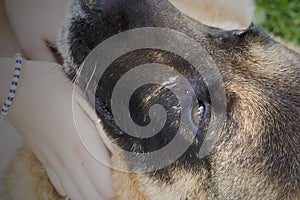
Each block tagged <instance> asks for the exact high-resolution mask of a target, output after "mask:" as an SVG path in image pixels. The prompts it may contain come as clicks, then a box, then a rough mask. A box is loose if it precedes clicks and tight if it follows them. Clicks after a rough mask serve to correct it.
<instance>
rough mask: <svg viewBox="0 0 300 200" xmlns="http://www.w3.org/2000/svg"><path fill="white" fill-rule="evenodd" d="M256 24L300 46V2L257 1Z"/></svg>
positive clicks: (291, 0) (289, 0) (293, 0)
mask: <svg viewBox="0 0 300 200" xmlns="http://www.w3.org/2000/svg"><path fill="white" fill-rule="evenodd" d="M255 3H256V11H255V16H254V23H255V24H256V25H258V26H261V27H262V28H263V29H264V30H266V31H267V32H269V33H271V34H273V35H274V36H276V37H280V38H282V39H283V40H284V41H287V42H292V43H294V44H296V45H298V46H300V0H255Z"/></svg>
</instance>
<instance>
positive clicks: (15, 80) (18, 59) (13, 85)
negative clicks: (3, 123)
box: [0, 54, 23, 119]
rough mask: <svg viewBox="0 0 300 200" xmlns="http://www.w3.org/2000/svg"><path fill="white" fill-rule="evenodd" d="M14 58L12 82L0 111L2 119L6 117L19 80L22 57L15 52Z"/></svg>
mask: <svg viewBox="0 0 300 200" xmlns="http://www.w3.org/2000/svg"><path fill="white" fill-rule="evenodd" d="M15 60H16V62H15V72H14V76H13V79H12V82H11V85H10V89H9V93H8V97H7V99H6V101H5V103H4V104H3V106H2V109H1V113H0V118H2V119H6V117H7V114H8V109H9V107H10V105H11V104H12V102H13V100H14V97H15V95H16V90H17V87H18V84H19V80H20V75H21V69H22V64H23V59H22V56H21V54H16V55H15Z"/></svg>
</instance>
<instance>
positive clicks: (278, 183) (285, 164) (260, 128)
mask: <svg viewBox="0 0 300 200" xmlns="http://www.w3.org/2000/svg"><path fill="white" fill-rule="evenodd" d="M70 13H71V14H70V17H69V18H68V20H67V23H66V25H65V26H64V28H63V29H62V39H61V43H60V44H59V45H58V48H59V52H60V54H61V57H62V60H63V61H64V68H65V71H66V73H67V75H68V76H69V77H70V78H71V79H73V78H75V77H76V75H77V74H78V70H79V66H80V65H81V64H82V63H83V61H84V59H85V58H86V57H87V56H88V54H89V53H90V52H91V51H92V50H93V49H94V48H95V47H96V46H97V45H98V44H100V43H101V42H102V41H104V40H106V39H108V38H109V37H111V36H114V35H116V34H118V33H122V32H124V31H127V30H131V29H135V28H143V27H159V28H168V29H172V30H176V31H178V32H181V33H183V34H185V35H187V36H189V37H190V38H193V39H194V40H195V41H197V42H198V43H199V44H200V45H201V48H203V49H204V50H205V51H206V52H207V54H205V55H203V56H201V55H200V57H201V59H202V61H201V62H203V63H207V65H208V66H209V65H214V66H217V68H218V70H219V72H220V74H221V77H222V87H223V88H224V90H225V94H226V110H225V111H226V112H225V118H224V122H223V125H222V126H221V127H219V128H218V129H217V130H215V131H217V132H218V135H219V136H218V139H217V141H216V143H215V145H214V146H213V149H212V150H211V151H210V152H209V154H208V155H206V156H199V151H200V148H201V145H202V143H203V141H204V139H203V138H204V137H205V136H206V135H207V134H208V124H209V123H210V121H211V120H218V119H217V118H218V116H213V115H212V109H211V106H212V105H211V102H212V99H211V93H212V92H213V91H209V90H208V89H207V88H208V85H209V84H212V83H209V82H207V81H203V79H202V78H201V76H200V75H199V74H198V73H196V72H195V71H194V70H193V67H192V66H191V64H189V63H188V62H187V61H186V60H183V59H182V58H180V57H178V56H176V55H173V54H172V53H170V52H168V51H165V50H159V49H146V48H145V49H140V50H136V51H132V52H130V53H128V54H126V55H124V56H123V57H122V58H120V59H116V60H115V61H114V63H113V64H112V66H113V68H110V69H111V70H112V71H111V73H112V74H114V75H116V76H119V75H120V74H122V73H124V69H125V71H126V70H127V71H128V70H129V69H131V65H140V64H145V63H159V64H163V65H167V66H170V67H172V68H174V69H176V70H177V71H179V72H180V74H182V75H183V76H184V77H185V78H186V79H187V80H188V81H189V82H190V83H191V85H192V86H193V88H194V90H195V93H196V96H197V102H199V105H197V106H196V110H198V107H199V108H200V107H202V113H201V115H199V116H196V117H194V118H196V121H197V127H198V131H197V133H195V137H194V139H193V141H192V144H191V145H190V147H189V148H188V149H187V150H186V151H185V152H184V153H183V154H182V155H181V156H180V157H179V158H178V159H176V160H175V161H174V162H173V163H170V164H169V165H168V166H165V167H163V168H161V169H156V170H154V171H147V172H145V173H126V172H122V171H119V170H113V177H112V178H113V186H114V189H115V191H116V199H120V200H121V199H124V200H128V199H165V200H166V199H182V200H183V199H220V200H224V199H253V200H254V199H278V200H283V199H287V200H288V199H289V200H296V199H300V55H299V54H297V53H295V52H294V51H292V50H290V49H288V48H286V47H285V46H284V45H282V44H280V43H278V42H276V41H274V40H273V39H272V38H271V37H269V36H268V35H267V34H266V33H265V32H263V31H262V30H261V29H259V28H258V27H256V26H254V25H250V26H249V27H248V28H246V29H244V30H233V31H225V30H222V29H217V28H211V27H208V26H205V25H203V24H201V23H199V22H198V21H196V20H194V19H192V18H190V17H188V16H186V15H185V14H183V13H181V12H180V11H179V10H177V9H176V8H175V7H174V6H173V5H172V4H170V2H169V1H167V0H110V1H104V0H99V1H84V0H74V2H73V3H72V6H71V8H70ZM62 41H63V42H62ZM120 67H121V69H120ZM165 76H168V74H165ZM174 80H175V81H174V83H173V84H176V79H174ZM116 81H117V80H116V79H115V78H114V77H113V78H112V79H111V80H110V79H107V82H106V87H102V86H101V87H100V86H99V88H98V89H97V91H96V101H98V104H96V111H97V114H98V115H99V117H100V118H101V120H102V124H103V126H104V128H105V131H106V134H107V135H108V137H109V138H110V139H112V141H114V142H115V144H116V145H117V146H119V147H121V148H123V149H126V150H130V151H132V152H133V153H140V152H149V151H151V150H153V149H156V148H160V147H161V146H164V145H166V144H168V142H170V139H172V138H173V132H175V130H176V128H177V125H178V123H172V122H175V121H176V120H177V119H178V113H177V112H176V110H172V108H173V105H176V103H177V102H176V100H174V98H173V96H174V95H173V94H172V93H171V92H170V90H168V89H167V88H166V87H160V86H157V85H147V87H146V86H145V87H144V88H143V89H140V90H138V92H139V94H136V95H135V99H134V101H133V103H134V104H135V105H136V106H131V107H130V109H131V110H130V111H131V114H132V115H131V117H132V118H133V119H134V120H135V121H136V122H137V123H139V124H142V125H145V123H146V122H145V121H147V120H148V118H149V115H148V114H147V113H148V111H149V107H150V106H152V105H153V104H156V103H157V102H159V103H161V104H163V105H164V107H165V108H166V109H168V108H169V111H168V113H167V120H166V124H167V127H164V128H163V129H162V130H161V132H160V134H159V135H158V136H157V137H153V138H151V140H144V139H138V138H133V137H131V136H129V135H127V134H125V133H124V132H123V131H122V130H121V129H120V128H119V127H118V126H117V125H116V123H115V120H114V117H113V114H112V109H111V105H110V98H111V95H109V94H111V89H112V88H113V85H114V84H115V83H116ZM99 84H100V83H99ZM154 93H155V95H154ZM164 98H165V99H164ZM191 107H192V106H191ZM190 110H191V113H192V112H193V108H191V109H190ZM194 118H193V117H192V118H191V119H188V120H193V119H194ZM144 119H145V120H144ZM143 123H144V124H143ZM178 134H180V133H178ZM112 163H113V166H118V167H120V166H121V167H122V168H123V169H124V170H126V169H127V168H128V165H129V164H128V163H126V162H125V161H124V155H122V152H121V151H116V152H115V153H114V154H113V155H112ZM15 166H25V167H26V168H27V169H30V168H33V167H34V168H35V169H36V170H35V173H32V172H30V171H29V170H28V172H27V174H26V175H24V176H22V174H24V172H25V171H26V170H25V169H21V170H20V167H15ZM137 166H139V165H137ZM18 170H19V171H18ZM25 173H26V172H25ZM17 175H18V176H17ZM25 176H26V177H28V176H30V177H31V179H30V180H31V183H30V184H31V186H30V187H29V186H26V190H27V193H31V194H32V196H31V198H30V199H62V197H59V196H58V195H57V194H56V193H55V190H54V189H53V187H52V186H51V184H50V182H49V181H48V179H47V175H46V173H45V171H44V170H43V167H42V166H41V165H40V164H39V162H38V161H37V159H36V158H35V157H34V155H33V154H31V153H30V151H29V150H22V151H21V152H20V153H19V155H18V156H17V158H16V160H15V161H14V163H13V166H11V167H10V175H9V187H10V190H11V191H14V192H11V199H17V197H16V193H18V196H21V197H24V196H26V195H24V194H23V195H22V192H25V191H24V187H25V185H27V184H21V185H20V184H16V182H18V181H19V182H22V178H24V177H25ZM29 190H31V191H29ZM21 199H23V198H21Z"/></svg>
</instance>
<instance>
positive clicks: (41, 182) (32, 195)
mask: <svg viewBox="0 0 300 200" xmlns="http://www.w3.org/2000/svg"><path fill="white" fill-rule="evenodd" d="M4 181H5V186H6V188H5V195H6V198H7V199H8V200H42V199H53V200H62V199H64V198H62V197H61V196H59V195H58V194H57V193H56V191H55V189H54V187H53V186H52V184H51V182H50V180H49V179H48V178H47V174H46V171H45V169H44V168H43V166H42V164H41V163H40V162H39V161H38V159H37V158H36V157H35V155H34V154H33V153H32V152H31V151H30V150H29V149H28V148H26V147H24V148H22V149H20V150H19V151H18V153H17V155H16V157H15V158H14V160H13V161H12V162H11V164H10V166H9V167H8V169H7V173H6V179H5V180H4Z"/></svg>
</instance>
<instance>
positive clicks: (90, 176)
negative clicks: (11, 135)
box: [2, 60, 114, 200]
mask: <svg viewBox="0 0 300 200" xmlns="http://www.w3.org/2000/svg"><path fill="white" fill-rule="evenodd" d="M10 61H11V60H10ZM2 63H3V62H2ZM3 65H4V66H10V65H11V62H9V61H7V62H6V63H3ZM72 93H73V90H72V86H71V83H70V81H69V79H68V78H67V77H66V76H65V74H64V73H63V71H62V68H61V66H58V65H57V64H51V63H42V62H29V61H27V62H25V64H24V67H23V70H22V79H21V82H20V85H19V87H18V92H17V96H16V98H15V100H14V103H13V105H12V106H11V108H10V111H9V115H8V119H9V121H10V122H11V123H12V124H13V125H14V126H15V128H16V129H17V130H18V132H19V133H20V134H21V135H22V136H23V138H24V140H25V142H26V143H27V144H28V146H29V147H30V148H31V149H32V150H33V152H34V153H35V154H36V155H37V157H38V158H39V160H40V161H41V162H42V164H43V165H44V166H45V168H46V171H47V173H48V175H49V178H50V180H51V182H52V183H53V184H54V186H55V188H56V189H57V191H58V192H59V193H60V194H61V195H62V196H69V197H70V198H71V199H72V200H77V199H78V200H79V199H91V200H93V199H108V198H112V197H113V195H114V193H113V190H112V188H111V179H110V176H111V171H110V168H109V167H108V166H105V165H103V164H102V163H101V162H99V161H98V160H97V159H95V158H94V157H97V158H99V159H100V160H103V161H104V162H105V163H109V162H110V156H109V153H108V151H107V149H106V147H105V145H104V143H103V140H102V138H101V137H100V135H99V133H98V132H97V130H96V128H95V125H94V123H93V120H94V119H96V115H95V113H94V112H93V110H92V109H91V108H90V107H89V106H87V105H88V104H87V103H86V102H85V101H84V98H79V97H80V93H76V91H75V95H72ZM73 97H74V98H75V99H73V106H72V98H73ZM77 97H78V98H77ZM72 109H74V110H72ZM73 111H75V113H76V114H75V115H74V117H76V122H77V124H75V122H74V118H73V113H74V112H73ZM91 118H92V119H91ZM77 131H80V132H81V131H84V136H86V137H85V138H87V140H85V141H84V142H85V144H87V143H88V145H89V146H91V147H93V152H94V153H95V154H96V155H95V154H94V155H91V154H90V153H89V152H88V151H87V149H86V147H85V146H84V145H83V143H82V140H80V138H79V136H78V132H77Z"/></svg>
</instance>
